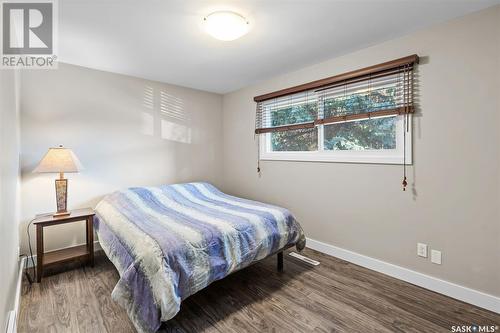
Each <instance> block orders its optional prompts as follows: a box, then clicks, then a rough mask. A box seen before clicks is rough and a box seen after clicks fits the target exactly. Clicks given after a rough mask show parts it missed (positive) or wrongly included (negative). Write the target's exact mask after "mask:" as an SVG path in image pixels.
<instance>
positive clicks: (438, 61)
mask: <svg viewBox="0 0 500 333" xmlns="http://www.w3.org/2000/svg"><path fill="white" fill-rule="evenodd" d="M326 42H331V43H334V42H335V41H326ZM414 53H417V54H418V55H420V56H422V57H423V59H422V63H421V65H420V66H419V68H418V107H419V114H418V115H417V116H416V117H415V121H414V124H413V126H414V141H413V147H414V149H413V153H414V155H413V157H414V165H413V167H410V168H409V175H410V176H409V191H407V192H402V191H401V176H402V171H403V170H402V167H401V166H391V165H370V164H342V163H311V162H309V163H308V162H285V161H282V162H280V161H263V162H262V163H261V169H262V177H261V178H259V177H258V176H257V174H256V159H257V151H256V144H255V141H254V135H253V129H254V117H255V103H254V102H253V97H254V96H256V95H260V94H264V93H268V92H272V91H275V90H278V89H283V88H287V87H291V86H294V85H297V84H302V83H306V82H310V81H313V80H317V79H321V78H325V77H328V76H331V75H335V74H339V73H343V72H346V71H350V70H354V69H358V68H362V67H366V66H369V65H374V64H377V63H380V62H384V61H388V60H392V59H395V58H399V57H402V56H406V55H410V54H414ZM499 62H500V6H496V7H493V8H490V9H488V10H485V11H482V12H479V13H475V14H472V15H468V16H466V17H463V18H460V19H456V20H454V21H450V22H448V23H446V24H442V25H439V26H435V27H432V28H430V29H427V30H424V31H420V32H416V33H414V34H411V35H408V36H406V37H403V38H399V39H395V40H392V41H388V42H386V43H383V44H379V45H376V46H373V47H370V48H367V49H363V50H360V51H358V52H354V53H352V54H348V55H345V56H342V57H338V58H335V59H331V60H329V61H326V62H323V63H320V64H317V65H314V66H310V67H307V68H304V69H302V70H299V71H296V72H293V73H289V74H286V75H282V76H279V77H275V78H273V79H270V80H267V81H265V82H262V83H260V84H257V85H254V86H251V87H248V88H245V89H242V90H238V91H236V92H233V93H230V94H227V95H225V96H224V99H223V110H224V120H223V121H224V188H225V189H226V190H227V191H229V192H231V193H233V194H236V195H240V196H244V197H250V198H254V199H257V200H261V201H268V202H272V203H275V204H278V205H281V206H284V207H288V208H289V209H291V210H292V212H294V213H295V215H296V216H297V218H298V220H299V221H300V222H301V223H302V225H303V227H304V229H305V232H306V235H307V236H308V237H311V238H313V239H316V240H319V241H323V242H326V243H329V244H332V245H335V246H338V247H341V248H345V249H348V250H351V251H355V252H358V253H360V254H364V255H367V256H370V257H374V258H377V259H381V260H384V261H387V262H390V263H393V264H396V265H399V266H403V267H407V268H410V269H412V270H416V271H419V272H422V273H426V274H429V275H432V276H436V277H439V278H442V279H444V280H448V281H452V282H455V283H457V284H460V285H463V286H467V287H471V288H474V289H477V290H480V291H484V292H487V293H490V294H493V295H496V296H500V283H499V281H500V245H499V244H500V242H499V239H500V211H499V202H500V194H499V193H500V187H499V186H498V184H500V149H499V144H500V135H499V133H500V131H499V124H500V106H499V104H500V93H499V92H500V79H499V77H500V66H499V65H500V64H499ZM417 242H424V243H427V244H429V245H430V246H431V247H432V248H435V249H438V250H441V251H442V253H443V264H442V265H435V264H432V263H431V262H430V260H425V259H422V258H419V257H417V256H416V243H417Z"/></svg>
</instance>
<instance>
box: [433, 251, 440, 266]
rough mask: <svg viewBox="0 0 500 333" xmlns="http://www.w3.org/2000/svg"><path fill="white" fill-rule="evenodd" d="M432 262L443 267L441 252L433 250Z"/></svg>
mask: <svg viewBox="0 0 500 333" xmlns="http://www.w3.org/2000/svg"><path fill="white" fill-rule="evenodd" d="M431 261H432V262H433V263H435V264H438V265H441V251H438V250H432V251H431Z"/></svg>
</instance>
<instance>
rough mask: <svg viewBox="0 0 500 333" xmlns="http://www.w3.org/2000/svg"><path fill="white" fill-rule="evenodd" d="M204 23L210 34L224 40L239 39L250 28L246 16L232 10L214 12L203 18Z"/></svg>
mask: <svg viewBox="0 0 500 333" xmlns="http://www.w3.org/2000/svg"><path fill="white" fill-rule="evenodd" d="M203 25H204V28H205V31H206V32H207V33H208V34H209V35H210V36H212V37H214V38H216V39H219V40H223V41H231V40H235V39H238V38H240V37H242V36H243V35H245V34H246V33H247V32H248V30H249V29H250V23H249V22H248V20H247V19H246V18H244V17H243V16H241V15H240V14H238V13H235V12H231V11H219V12H213V13H211V14H210V15H208V16H205V17H204V18H203Z"/></svg>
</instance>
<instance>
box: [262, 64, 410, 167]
mask: <svg viewBox="0 0 500 333" xmlns="http://www.w3.org/2000/svg"><path fill="white" fill-rule="evenodd" d="M410 69H411V68H410ZM411 75H412V72H411V71H410V70H408V68H407V67H405V68H403V69H401V67H398V68H396V69H391V70H388V71H385V72H382V73H379V74H376V75H372V74H370V75H364V76H363V77H361V78H359V77H354V78H351V79H350V80H344V81H342V82H340V83H336V84H331V85H327V86H325V87H321V88H317V89H308V90H305V91H301V92H298V93H292V94H286V95H284V96H279V97H275V98H269V99H266V100H263V101H260V102H258V110H257V124H256V133H258V134H259V140H260V158H261V159H273V160H298V161H331V162H359V163H391V164H403V163H404V162H405V163H406V164H408V163H411V146H412V144H411V137H412V135H411V115H410V113H411V112H412V111H413V104H412V102H413V101H412V96H411V89H412V87H411V84H412V80H411Z"/></svg>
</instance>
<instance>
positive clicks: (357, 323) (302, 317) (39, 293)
mask: <svg viewBox="0 0 500 333" xmlns="http://www.w3.org/2000/svg"><path fill="white" fill-rule="evenodd" d="M305 255H307V256H309V257H311V258H314V259H317V260H320V261H321V265H320V266H318V267H311V266H308V265H306V264H304V263H302V262H299V261H297V260H296V259H294V258H292V257H290V256H288V255H285V271H284V272H283V273H279V272H277V271H276V256H274V257H273V258H268V259H266V260H264V261H263V262H260V263H258V264H255V265H253V266H251V267H248V268H246V269H244V270H242V271H239V272H237V273H235V274H233V275H230V276H228V277H226V278H225V279H223V280H221V281H217V282H215V283H213V284H212V285H210V286H209V287H208V288H206V289H204V290H202V291H200V292H199V293H197V294H196V295H193V296H191V297H189V298H188V299H187V300H185V301H184V302H183V304H182V308H181V311H180V313H179V314H178V315H177V316H176V317H175V318H174V319H173V320H171V321H169V322H168V324H165V325H164V327H163V328H162V330H163V331H164V332H237V333H243V332H450V331H451V327H452V325H469V324H478V325H497V326H500V315H498V314H495V313H492V312H489V311H486V310H483V309H480V308H478V307H475V306H472V305H469V304H465V303H462V302H460V301H456V300H454V299H451V298H448V297H445V296H442V295H440V294H437V293H434V292H431V291H428V290H426V289H423V288H420V287H417V286H414V285H411V284H408V283H406V282H402V281H400V280H397V279H394V278H391V277H388V276H386V275H383V274H380V273H376V272H374V271H371V270H368V269H365V268H362V267H359V266H356V265H354V264H351V263H348V262H345V261H342V260H339V259H337V258H334V257H330V256H327V255H324V254H321V253H319V252H315V251H313V250H309V249H306V250H305ZM52 273H53V275H51V276H47V277H44V278H43V280H42V283H41V284H34V285H33V286H31V287H30V286H29V284H28V283H27V281H24V283H23V294H22V300H21V311H20V316H19V323H18V330H19V332H120V333H126V332H134V331H135V330H134V328H133V326H132V324H131V323H130V321H129V320H128V317H127V315H126V313H125V311H124V310H122V309H121V308H120V307H119V306H118V305H117V304H115V303H114V302H113V301H112V300H111V296H110V295H111V291H112V290H113V287H114V285H115V283H116V281H117V280H118V273H117V271H116V270H115V268H114V266H113V265H112V264H111V262H110V261H109V260H108V259H107V258H106V257H105V256H104V255H103V254H101V255H98V256H96V265H95V267H94V268H82V267H76V268H75V269H73V270H68V271H65V272H52ZM497 331H498V329H497Z"/></svg>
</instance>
